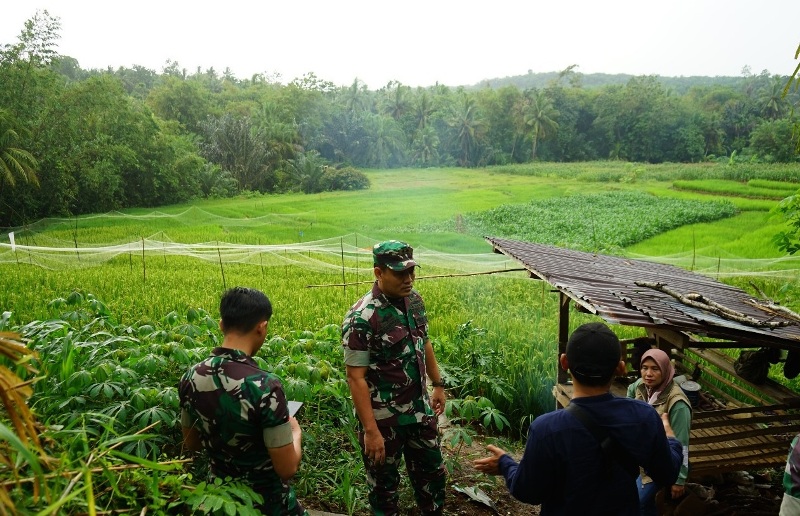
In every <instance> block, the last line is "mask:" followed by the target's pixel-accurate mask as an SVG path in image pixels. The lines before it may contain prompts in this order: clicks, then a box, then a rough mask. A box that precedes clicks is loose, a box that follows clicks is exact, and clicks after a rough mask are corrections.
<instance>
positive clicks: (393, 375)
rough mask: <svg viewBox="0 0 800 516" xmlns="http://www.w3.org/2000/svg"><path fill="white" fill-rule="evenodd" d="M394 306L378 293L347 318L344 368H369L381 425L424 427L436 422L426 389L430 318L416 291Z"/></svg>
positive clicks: (360, 302) (367, 297)
mask: <svg viewBox="0 0 800 516" xmlns="http://www.w3.org/2000/svg"><path fill="white" fill-rule="evenodd" d="M399 301H400V303H402V305H401V306H402V309H400V308H397V307H396V306H394V305H393V304H392V303H391V301H390V300H389V299H388V298H387V297H386V296H385V295H384V294H383V293H382V292H381V290H380V289H379V288H378V284H377V282H376V283H375V284H373V286H372V290H371V291H370V292H368V293H367V294H366V295H365V296H364V297H362V298H361V299H359V300H358V301H357V302H356V303H355V304H354V305H353V306H352V307H351V308H350V311H349V312H348V313H347V315H346V316H345V318H344V323H343V324H342V345H343V347H344V363H345V364H346V365H349V366H355V367H367V368H368V369H367V374H366V381H367V386H368V387H369V392H370V398H371V399H372V412H373V414H374V415H375V421H376V423H377V424H378V425H379V426H396V425H407V424H412V423H421V422H423V421H424V420H426V418H427V417H433V415H434V414H433V410H432V409H431V406H430V401H429V399H428V391H427V389H425V388H424V386H425V342H426V341H427V340H428V319H427V317H426V315H425V303H424V302H423V301H422V297H421V296H420V295H419V293H418V292H417V291H416V290H412V291H411V294H410V295H409V296H408V297H406V298H403V299H401V300H399Z"/></svg>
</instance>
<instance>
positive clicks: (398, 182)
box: [0, 163, 800, 514]
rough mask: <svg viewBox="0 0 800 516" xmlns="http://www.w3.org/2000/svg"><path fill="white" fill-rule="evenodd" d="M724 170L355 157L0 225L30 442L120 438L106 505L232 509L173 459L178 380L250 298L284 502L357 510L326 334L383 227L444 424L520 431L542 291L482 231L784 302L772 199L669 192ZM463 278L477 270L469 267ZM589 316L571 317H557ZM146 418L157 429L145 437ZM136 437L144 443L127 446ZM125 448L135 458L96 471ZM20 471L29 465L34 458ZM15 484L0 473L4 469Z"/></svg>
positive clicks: (532, 379) (545, 366)
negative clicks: (282, 402)
mask: <svg viewBox="0 0 800 516" xmlns="http://www.w3.org/2000/svg"><path fill="white" fill-rule="evenodd" d="M731 173H732V172H731V171H730V170H727V169H724V167H723V166H722V165H716V166H712V165H710V164H702V165H697V166H696V167H692V166H688V165H680V166H672V167H671V168H670V167H668V166H663V167H649V166H643V165H642V166H640V165H631V164H623V163H603V164H583V165H575V164H572V165H569V166H566V165H558V166H553V167H548V166H547V165H544V164H536V165H533V166H531V167H529V169H525V168H524V167H514V168H513V169H508V170H507V169H506V168H497V169H491V170H481V169H476V170H464V169H435V170H373V171H367V174H368V175H369V177H370V180H371V181H372V185H373V186H372V188H371V189H370V190H369V191H365V192H337V193H327V194H315V195H281V196H261V195H254V196H248V197H242V198H237V199H226V200H211V201H203V202H198V203H194V204H192V205H180V206H168V207H162V208H159V209H158V210H130V211H126V212H125V213H124V214H121V213H111V214H100V215H96V216H93V217H79V218H77V219H76V218H65V219H60V220H46V221H40V222H37V223H31V224H29V225H27V226H25V227H21V228H14V232H15V239H16V248H15V249H14V250H13V251H12V250H11V249H10V245H9V244H7V243H6V242H8V235H7V234H6V233H4V234H0V242H2V244H0V313H2V314H3V316H2V318H0V331H9V330H10V331H15V332H19V333H21V334H23V336H25V337H26V338H28V339H31V343H30V346H31V347H32V348H33V349H35V350H37V352H38V353H39V359H38V361H37V362H36V364H37V367H39V370H40V375H41V376H42V377H43V378H44V380H41V381H39V382H37V383H36V384H35V385H34V387H35V388H34V394H33V397H32V398H31V405H32V406H33V407H34V409H35V412H36V415H37V417H38V418H39V419H40V420H41V421H42V422H44V423H47V424H49V425H52V428H54V429H55V428H58V430H51V431H52V432H53V433H52V434H51V435H48V439H49V440H48V448H47V450H48V453H51V454H53V455H58V456H63V457H65V458H64V459H63V460H62V462H61V463H60V466H58V467H59V468H61V471H70V470H71V469H73V468H77V469H78V470H81V468H83V467H84V465H85V464H86V463H87V461H89V460H90V457H91V456H96V454H95V455H92V454H93V453H95V452H97V451H98V450H107V449H108V448H109V447H110V446H112V443H113V442H115V439H122V440H123V441H124V442H125V447H124V450H122V451H120V452H119V453H116V452H115V453H111V451H108V453H107V455H103V457H105V458H104V459H103V460H104V462H103V465H104V467H105V468H106V469H105V471H106V473H105V474H103V475H100V476H99V477H97V478H96V480H95V481H96V482H97V484H96V485H95V486H94V490H95V491H96V492H97V493H98V495H97V498H96V499H94V501H93V502H91V503H98V500H102V502H103V503H104V504H105V505H104V506H105V507H108V508H119V509H124V508H127V507H130V500H138V499H148V500H151V502H149V503H151V504H152V506H153V507H156V506H160V507H171V508H172V509H171V510H190V508H191V503H193V501H196V500H197V499H198V497H201V496H206V495H204V494H203V493H207V494H208V493H210V494H208V496H211V495H213V496H217V497H222V498H224V499H225V501H226V503H230V504H233V505H231V507H236V508H240V507H245V506H246V505H247V503H246V502H247V501H246V500H244V501H243V500H242V499H241V497H239V498H237V496H238V495H237V494H236V493H234V492H231V491H226V489H225V487H224V486H206V485H202V484H200V483H198V480H197V479H199V478H202V476H201V475H202V474H203V469H202V467H203V466H202V465H201V464H195V465H193V466H192V468H194V469H190V471H191V474H192V475H195V477H194V478H195V479H194V480H192V479H190V478H187V477H186V476H185V475H186V471H185V470H184V469H181V468H179V467H178V466H175V465H174V464H173V462H171V461H175V460H178V459H179V450H177V449H176V448H175V444H174V443H175V442H177V441H178V440H179V429H178V426H177V422H176V415H177V412H176V405H175V396H174V385H175V383H176V382H177V377H178V376H179V375H180V374H181V373H182V372H183V371H184V370H185V369H186V367H188V365H189V364H190V363H192V362H193V361H196V360H197V359H198V357H201V356H203V355H204V354H205V353H206V352H207V351H208V349H209V348H210V347H212V346H213V345H214V344H215V343H216V342H217V341H218V340H219V338H220V335H219V332H218V329H217V328H216V319H217V317H218V314H217V313H216V307H217V303H218V299H219V296H220V294H221V292H222V291H223V290H224V289H225V288H227V287H230V286H233V285H248V286H252V287H256V288H259V289H261V290H263V291H264V292H266V293H267V294H268V295H269V296H270V298H271V300H272V302H273V305H274V309H275V310H274V316H273V319H272V320H271V322H270V337H269V341H268V345H265V347H264V349H263V350H262V351H261V352H260V353H259V355H258V358H257V359H258V360H259V361H260V362H261V363H262V364H263V366H264V367H265V368H271V369H274V370H275V371H276V372H278V373H280V374H281V375H282V376H283V378H284V382H285V383H286V385H287V389H288V390H290V391H291V393H292V395H293V396H295V397H296V398H297V399H300V400H303V401H306V403H307V405H308V410H307V411H306V412H305V413H304V416H303V417H304V421H303V423H302V424H303V426H304V431H306V432H307V434H308V438H307V440H306V441H305V442H306V443H307V445H306V446H307V451H306V457H307V458H306V460H307V461H309V462H310V463H313V464H315V465H316V467H315V468H307V469H304V470H303V471H302V472H301V474H300V476H299V477H298V480H297V484H296V487H297V489H298V493H299V494H300V495H301V496H303V497H305V498H306V499H311V500H314V501H315V503H316V504H317V506H319V507H327V508H332V509H335V510H338V511H342V512H347V513H351V514H360V513H363V511H364V496H363V486H362V487H358V486H357V485H355V484H354V483H353V480H352V479H353V478H358V479H360V478H361V476H362V473H361V471H360V460H354V458H353V457H355V456H356V455H355V454H354V447H355V444H354V442H353V435H354V434H353V428H354V420H353V418H352V413H351V411H350V406H349V399H348V396H347V389H346V385H345V384H344V379H343V365H342V358H341V351H340V348H339V343H338V327H339V324H340V323H341V319H342V317H343V316H344V313H345V312H346V310H347V308H348V307H349V306H350V305H351V304H352V303H353V302H354V301H355V300H356V299H357V298H358V297H359V296H360V295H362V294H363V293H364V292H366V290H367V289H368V288H369V283H370V282H371V278H372V272H371V262H370V246H371V245H372V244H373V243H375V242H377V241H379V240H382V239H387V238H399V239H403V240H406V241H408V242H409V243H411V244H412V245H413V246H414V247H415V249H416V254H415V256H416V257H417V258H418V261H419V262H420V263H421V265H422V269H421V270H420V273H419V274H418V281H417V288H418V290H419V291H420V292H421V294H422V295H423V297H424V298H425V301H426V306H427V309H428V316H429V319H430V323H431V327H430V328H431V336H432V340H433V342H434V348H435V349H436V351H437V355H438V356H439V360H440V362H441V365H442V368H443V369H444V371H445V376H446V377H447V378H448V381H449V383H450V385H449V387H450V392H451V394H452V395H453V399H452V401H451V403H450V406H449V410H450V414H451V416H452V417H454V418H456V420H457V421H460V422H461V424H462V425H463V427H462V428H476V427H482V428H481V431H483V432H490V433H492V432H493V433H500V434H503V435H505V436H507V437H509V438H518V437H519V436H520V431H521V430H522V429H523V428H524V427H525V424H526V422H527V421H529V420H530V419H531V418H533V417H535V416H536V415H538V414H540V413H542V412H544V411H548V410H550V409H552V407H553V400H552V396H551V388H552V385H553V382H554V381H555V375H556V336H557V296H556V295H555V294H553V293H552V292H550V289H549V288H548V286H547V285H545V284H543V283H540V282H532V281H531V280H529V279H527V276H526V275H525V274H524V273H522V272H519V271H514V270H513V269H515V268H516V264H515V263H513V262H509V261H508V260H505V259H504V258H503V257H500V256H498V255H493V254H492V253H491V249H490V247H489V245H488V244H486V242H485V241H484V239H483V236H484V235H490V234H491V235H495V236H506V237H512V238H520V239H526V240H532V241H541V242H546V243H553V244H560V245H569V246H571V247H576V248H581V249H591V250H598V249H600V250H603V252H610V253H615V254H624V255H627V256H632V257H647V258H649V259H658V260H660V261H665V262H669V263H676V264H678V265H681V266H684V267H687V268H690V269H693V270H698V271H701V272H703V273H707V274H712V275H714V274H716V275H717V276H718V277H719V278H720V279H722V280H723V281H731V282H735V283H737V282H738V284H740V285H746V284H747V282H750V281H756V282H758V284H759V286H760V287H761V288H762V289H763V290H764V291H765V292H767V293H768V294H770V295H771V296H775V299H777V300H780V301H782V302H784V303H785V304H787V305H789V306H794V307H795V308H797V305H798V304H800V300H798V290H797V287H796V285H797V274H798V269H800V267H798V265H797V260H796V259H790V258H786V257H783V256H781V255H780V253H778V252H777V250H776V249H775V248H774V246H772V245H771V242H770V238H771V236H772V235H774V234H775V233H776V232H778V231H780V230H781V229H783V221H782V220H780V218H778V217H776V216H775V215H773V214H772V212H771V211H770V210H771V208H772V206H774V205H775V204H777V201H773V200H770V199H759V200H751V199H745V198H743V197H740V196H739V192H738V191H734V189H732V188H731V189H729V190H724V191H716V192H713V193H711V194H709V193H706V192H702V193H701V192H700V191H699V190H692V191H687V190H685V189H682V190H677V189H675V188H673V186H674V183H675V182H677V181H683V180H685V179H681V178H689V179H696V178H697V177H702V176H704V175H705V176H714V177H717V176H719V177H723V176H725V175H726V174H727V175H730V174H731ZM784 173H785V170H783V169H780V170H777V169H775V168H774V167H764V169H763V170H761V169H758V168H755V169H753V168H750V169H748V172H747V174H749V175H752V176H754V177H753V178H752V180H753V182H754V184H753V185H751V187H752V188H759V189H767V190H771V191H780V192H782V191H783V190H781V189H780V188H778V187H780V186H781V185H779V184H773V183H772V182H774V181H776V180H775V179H774V177H776V175H780V174H784ZM736 174H744V172H742V171H737V172H736ZM756 176H763V177H756ZM714 181H715V182H714V183H707V181H706V180H703V181H701V182H702V183H703V184H718V183H717V182H716V181H717V179H714ZM755 181H760V182H755ZM730 182H731V181H726V182H725V183H724V184H728V183H730ZM736 184H739V183H736ZM748 203H750V204H748ZM645 214H647V215H648V217H644V215H645ZM645 219H646V220H647V223H646V224H645V223H644V221H645ZM475 272H483V273H489V272H491V274H482V275H473V276H467V275H465V274H471V273H475ZM587 320H589V319H588V316H585V315H581V314H576V315H575V316H574V317H571V324H572V325H573V327H575V326H577V325H579V324H581V323H583V322H586V321H587ZM615 330H617V331H618V333H619V334H620V336H621V337H636V336H639V334H638V333H637V330H636V329H632V328H626V327H615ZM476 400H479V401H480V404H475V405H470V404H471V403H478V401H476ZM467 407H473V408H474V407H478V408H477V409H475V410H473V409H469V410H467ZM487 415H488V416H491V417H489V418H486V417H485V416H487ZM501 417H502V419H501ZM151 424H155V425H156V427H157V428H156V429H155V430H146V429H147V428H148V425H151ZM138 431H142V432H144V434H143V435H147V437H144V436H139V437H134V436H133V434H134V432H138ZM58 443H62V444H58ZM81 443H91V446H88V447H87V446H86V445H85V444H81ZM331 443H334V445H333V446H331ZM62 446H66V447H67V449H66V450H65V449H63V448H62ZM331 450H333V451H331ZM20 460H22V459H20ZM126 461H127V462H128V463H130V462H131V461H133V463H135V464H138V465H139V469H135V470H132V471H129V472H127V473H114V474H111V473H108V472H109V471H112V470H109V469H108V468H114V467H116V466H118V465H120V464H122V463H125V462H126ZM23 462H24V460H23ZM160 462H163V463H165V464H166V463H169V464H170V465H169V466H167V465H162V466H158V464H159V463H160ZM22 468H23V470H24V474H26V475H30V476H31V477H32V478H34V477H36V475H37V472H36V468H35V467H34V466H33V465H32V464H23V466H22ZM159 468H160V469H159ZM42 474H43V473H42ZM11 475H12V472H11V470H8V469H5V470H3V469H2V468H0V478H9V477H10V476H11ZM181 475H184V476H181ZM42 481H44V480H42ZM47 482H49V483H47V486H49V489H50V490H51V491H53V492H55V493H60V492H62V491H61V490H63V489H66V487H67V481H62V480H59V479H58V478H51V479H50V480H48V481H47ZM120 482H124V484H125V486H126V487H125V488H122V487H121V484H120ZM81 485H82V491H80V493H82V494H80V495H79V496H78V495H76V497H75V498H70V499H69V500H66V501H63V502H61V503H62V505H60V506H59V507H63V508H64V510H69V511H74V510H86V507H87V504H89V503H90V502H89V501H88V500H87V496H86V493H88V492H89V490H90V489H92V487H91V485H87V484H86V483H85V482H84V483H82V484H81ZM187 486H188V487H187ZM351 487H352V489H351ZM15 489H17V490H16V491H15V494H17V495H20V496H22V498H20V499H24V500H26V502H25V504H26V505H25V507H26V508H27V509H29V510H31V511H34V510H35V511H43V510H45V509H46V508H47V507H49V506H51V505H52V504H53V503H59V502H57V501H55V502H54V501H53V500H59V498H58V497H55V498H49V499H44V498H41V499H37V498H36V497H35V496H34V495H33V491H32V489H31V485H30V484H25V485H22V486H19V487H17V488H15ZM187 500H188V502H187ZM159 504H160V505H159ZM170 504H172V505H170ZM187 504H188V505H187ZM198 504H202V502H198Z"/></svg>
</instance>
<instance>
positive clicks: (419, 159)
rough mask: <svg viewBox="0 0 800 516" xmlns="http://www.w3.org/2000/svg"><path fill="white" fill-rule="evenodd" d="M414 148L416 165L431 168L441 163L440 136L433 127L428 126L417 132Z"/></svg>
mask: <svg viewBox="0 0 800 516" xmlns="http://www.w3.org/2000/svg"><path fill="white" fill-rule="evenodd" d="M413 148H414V163H415V164H417V165H423V166H431V165H435V164H436V163H437V162H438V161H439V136H438V135H437V134H436V131H435V130H434V129H433V127H430V126H428V127H426V128H424V129H420V130H419V131H417V137H416V139H415V140H414V143H413Z"/></svg>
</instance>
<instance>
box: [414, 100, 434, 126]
mask: <svg viewBox="0 0 800 516" xmlns="http://www.w3.org/2000/svg"><path fill="white" fill-rule="evenodd" d="M432 114H433V102H432V101H431V97H430V96H429V95H428V92H427V91H425V90H422V92H421V93H420V94H419V96H418V97H417V101H416V103H415V105H414V120H415V121H416V123H417V129H419V130H422V129H425V127H427V125H428V122H429V121H430V119H431V115H432Z"/></svg>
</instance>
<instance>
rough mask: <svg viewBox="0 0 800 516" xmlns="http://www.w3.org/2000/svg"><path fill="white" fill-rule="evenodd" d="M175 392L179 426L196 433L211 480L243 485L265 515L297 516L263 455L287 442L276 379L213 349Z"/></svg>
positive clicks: (232, 353) (290, 495)
mask: <svg viewBox="0 0 800 516" xmlns="http://www.w3.org/2000/svg"><path fill="white" fill-rule="evenodd" d="M178 393H179V395H180V402H181V425H183V426H184V427H187V428H191V427H195V428H196V429H197V430H198V433H199V435H200V440H201V442H202V445H203V449H205V450H206V451H207V452H208V455H209V459H210V463H211V473H212V474H213V475H214V476H217V477H220V478H225V477H227V476H230V477H233V478H236V479H240V480H242V481H244V482H247V483H248V484H249V485H250V486H251V487H252V488H253V490H254V491H256V492H258V493H259V494H261V495H262V496H264V498H265V500H264V502H265V503H264V505H265V507H266V508H267V509H268V512H267V513H268V514H276V515H277V514H280V515H283V514H303V510H302V508H300V506H299V504H298V503H297V499H296V498H295V495H294V490H293V489H292V488H291V487H290V486H288V485H287V484H285V483H284V482H283V481H282V480H281V479H280V477H279V476H278V474H277V473H275V470H274V469H273V467H272V460H271V459H270V456H269V452H268V451H267V447H269V448H279V447H281V446H285V445H287V444H290V443H291V442H292V429H291V425H290V424H289V410H288V406H287V403H286V396H285V395H284V392H283V387H282V386H281V382H280V380H279V379H278V377H277V376H275V375H274V374H271V373H267V372H265V371H262V370H261V369H259V368H258V366H257V365H256V363H255V361H254V360H253V359H252V358H251V357H249V356H248V355H247V354H246V353H244V352H242V351H239V350H235V349H229V348H221V347H219V348H214V350H212V352H211V356H210V357H208V358H207V359H205V360H204V361H202V362H200V363H199V364H196V365H194V366H193V367H192V368H191V369H189V371H188V372H187V373H186V374H184V375H183V377H182V378H181V380H180V382H179V384H178Z"/></svg>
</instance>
